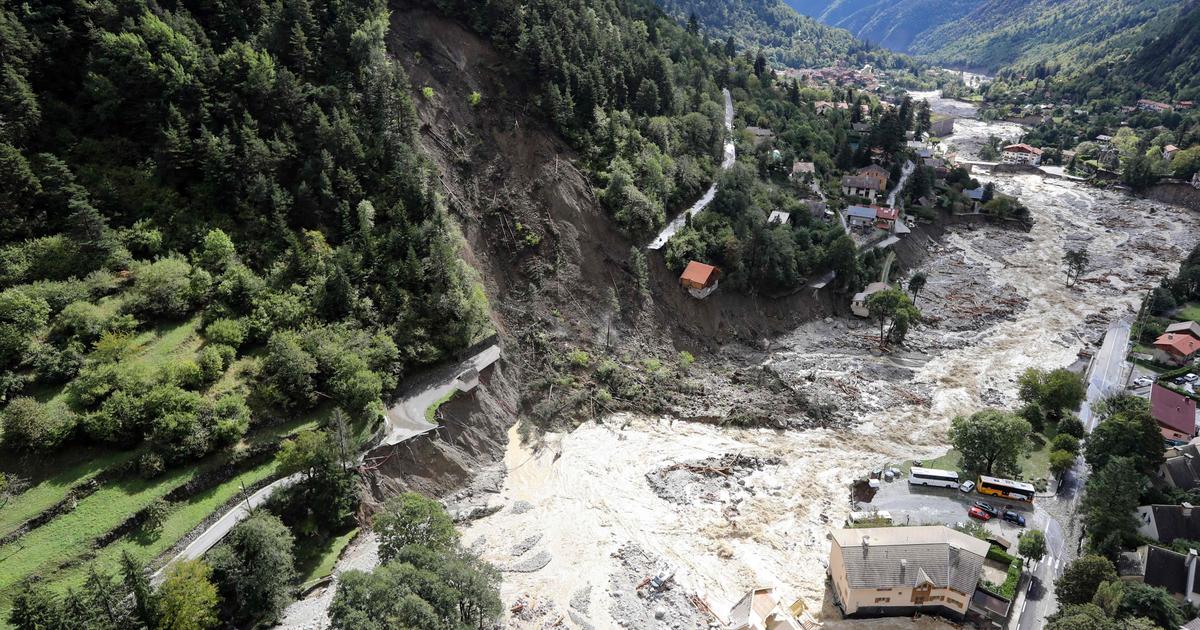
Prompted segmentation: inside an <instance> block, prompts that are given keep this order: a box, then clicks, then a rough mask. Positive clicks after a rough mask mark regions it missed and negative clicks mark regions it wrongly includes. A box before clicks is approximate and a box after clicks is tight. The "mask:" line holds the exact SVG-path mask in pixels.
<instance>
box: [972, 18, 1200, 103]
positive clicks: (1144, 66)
mask: <svg viewBox="0 0 1200 630" xmlns="http://www.w3.org/2000/svg"><path fill="white" fill-rule="evenodd" d="M1198 48H1200V2H1195V1H1190V2H1184V3H1178V4H1175V5H1174V6H1170V7H1166V8H1163V9H1161V10H1160V11H1158V13H1157V15H1156V16H1155V17H1154V18H1153V19H1150V20H1148V21H1145V22H1144V23H1141V24H1140V25H1138V26H1136V27H1132V28H1129V29H1127V30H1125V31H1121V32H1118V33H1115V34H1114V35H1113V36H1112V37H1110V38H1108V39H1106V40H1099V41H1097V43H1094V44H1089V45H1087V46H1080V47H1078V48H1076V49H1075V50H1072V51H1069V52H1054V51H1051V52H1050V53H1049V54H1046V55H1044V56H1042V57H1038V58H1034V59H1031V60H1030V61H1028V62H1025V63H1021V64H1016V65H1014V66H1013V67H1011V68H1006V69H1004V70H1003V71H1001V72H999V73H998V75H997V78H998V81H997V82H996V83H995V84H994V85H993V88H992V91H993V94H992V95H990V96H991V97H994V98H997V99H1000V100H1003V99H1004V96H1005V93H1006V92H1007V93H1011V95H1013V96H1020V95H1022V94H1033V93H1041V94H1044V95H1050V96H1052V97H1054V98H1056V99H1063V100H1066V101H1068V102H1073V103H1083V102H1109V103H1117V104H1120V105H1131V104H1132V103H1133V102H1134V101H1136V100H1137V99H1139V98H1150V99H1158V100H1163V101H1174V100H1195V99H1198V98H1200V56H1197V55H1196V51H1197V49H1198Z"/></svg>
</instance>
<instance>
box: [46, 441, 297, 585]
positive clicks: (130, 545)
mask: <svg viewBox="0 0 1200 630" xmlns="http://www.w3.org/2000/svg"><path fill="white" fill-rule="evenodd" d="M277 469H278V464H277V463H276V462H275V460H274V459H272V460H270V461H267V462H265V463H263V464H260V465H258V466H256V467H254V468H251V469H250V470H247V471H245V472H243V473H241V474H240V475H236V476H234V477H233V478H231V479H230V480H228V481H226V482H224V483H222V484H220V485H218V486H216V487H214V488H210V489H208V490H205V491H204V492H201V493H199V494H197V495H196V496H194V497H191V498H190V499H188V500H187V501H181V502H179V503H177V504H174V505H172V506H171V513H170V515H169V516H168V517H167V519H166V520H165V521H164V522H163V526H162V529H161V530H159V531H158V532H156V533H153V534H152V533H148V532H144V531H141V530H135V531H133V532H130V533H129V534H126V535H125V536H123V537H121V538H119V539H117V540H116V541H114V542H113V543H112V544H110V545H108V546H106V547H104V548H103V549H100V550H99V551H97V552H96V556H95V558H94V559H93V560H92V561H91V562H88V563H86V564H81V565H79V566H76V567H72V568H70V569H67V570H65V571H62V572H60V573H58V574H50V575H44V576H43V577H46V578H49V580H50V583H51V584H52V585H53V586H54V588H56V589H60V590H66V589H67V588H71V587H78V586H80V585H81V584H83V582H84V580H85V579H87V571H88V566H89V565H93V564H94V565H95V566H96V567H97V568H98V569H100V570H102V571H108V572H110V573H111V572H116V571H117V569H118V568H119V567H120V561H121V554H122V552H124V551H128V552H129V553H130V555H132V556H133V557H134V558H135V559H137V560H138V561H140V562H142V563H149V562H150V561H152V560H154V559H155V558H157V557H158V556H159V555H161V554H162V553H164V552H166V551H167V550H169V549H171V548H172V547H174V546H175V544H176V543H177V542H179V540H180V539H181V538H183V537H184V536H186V535H187V534H188V533H189V532H191V531H192V530H193V529H195V528H196V527H197V526H198V525H200V524H201V523H202V522H203V521H204V519H205V518H207V517H208V515H210V514H212V513H213V512H214V511H216V510H217V509H219V508H220V507H222V506H224V505H225V504H227V503H229V502H230V501H231V500H233V499H235V498H237V497H240V496H241V493H242V487H243V484H244V485H245V487H247V488H250V487H251V486H253V485H254V484H256V483H259V482H260V481H263V480H265V479H268V478H271V477H273V476H275V474H276V470H277Z"/></svg>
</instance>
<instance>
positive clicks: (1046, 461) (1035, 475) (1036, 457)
mask: <svg viewBox="0 0 1200 630" xmlns="http://www.w3.org/2000/svg"><path fill="white" fill-rule="evenodd" d="M1031 439H1032V441H1033V447H1034V448H1033V449H1032V450H1031V451H1030V452H1029V453H1026V454H1025V455H1023V456H1022V457H1021V460H1020V463H1021V477H1022V478H1024V479H1039V478H1040V479H1049V478H1050V449H1049V441H1050V438H1049V437H1046V436H1043V435H1041V434H1035V435H1034V436H1033V437H1032V438H1031ZM912 466H913V463H912V462H911V461H908V462H905V463H904V465H902V466H898V468H900V469H901V470H902V471H904V474H908V472H909V470H910V469H911V468H912ZM922 466H924V467H925V468H939V469H942V470H953V471H956V472H958V474H959V475H960V476H963V477H964V478H966V477H970V475H967V474H966V473H965V472H964V471H963V468H962V454H961V453H959V452H958V451H956V450H954V449H950V450H949V451H946V452H945V453H943V454H942V455H941V456H939V457H937V458H934V459H926V460H924V461H923V462H922Z"/></svg>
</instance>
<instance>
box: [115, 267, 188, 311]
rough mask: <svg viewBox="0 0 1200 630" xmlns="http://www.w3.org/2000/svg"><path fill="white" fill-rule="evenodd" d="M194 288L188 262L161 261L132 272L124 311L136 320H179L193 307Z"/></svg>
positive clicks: (137, 268)
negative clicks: (135, 317) (131, 281)
mask: <svg viewBox="0 0 1200 630" xmlns="http://www.w3.org/2000/svg"><path fill="white" fill-rule="evenodd" d="M196 288H197V287H194V286H193V283H192V266H191V265H189V264H188V263H187V261H185V260H183V259H180V258H163V259H161V260H157V261H155V262H152V263H149V264H143V265H140V266H138V267H136V268H135V269H134V271H133V286H132V287H131V288H130V289H129V292H128V295H129V299H128V301H127V302H126V303H125V309H126V310H127V311H128V312H129V313H132V314H134V315H137V316H139V317H148V318H157V317H167V318H178V317H182V316H184V315H186V314H187V313H188V312H189V311H191V310H192V307H193V306H194V304H195V297H196V295H195V291H196Z"/></svg>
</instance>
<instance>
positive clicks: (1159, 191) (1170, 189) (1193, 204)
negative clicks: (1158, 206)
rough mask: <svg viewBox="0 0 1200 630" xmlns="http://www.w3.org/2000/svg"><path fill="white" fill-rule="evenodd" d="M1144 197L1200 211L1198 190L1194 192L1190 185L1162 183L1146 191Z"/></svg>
mask: <svg viewBox="0 0 1200 630" xmlns="http://www.w3.org/2000/svg"><path fill="white" fill-rule="evenodd" d="M1146 196H1147V197H1149V198H1150V199H1153V200H1155V201H1161V202H1163V203H1169V204H1173V205H1177V206H1183V207H1185V208H1188V209H1189V210H1196V211H1200V190H1196V189H1195V188H1193V187H1192V185H1191V184H1185V183H1182V182H1164V183H1161V184H1158V185H1156V186H1151V187H1150V188H1149V189H1147V190H1146Z"/></svg>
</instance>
